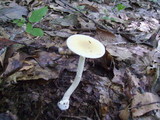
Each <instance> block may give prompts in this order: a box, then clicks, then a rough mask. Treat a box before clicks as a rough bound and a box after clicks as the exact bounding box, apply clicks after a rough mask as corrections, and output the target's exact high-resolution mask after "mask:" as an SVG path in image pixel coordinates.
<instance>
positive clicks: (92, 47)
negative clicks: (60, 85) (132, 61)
mask: <svg viewBox="0 0 160 120" xmlns="http://www.w3.org/2000/svg"><path fill="white" fill-rule="evenodd" d="M67 46H68V48H69V49H70V50H71V51H73V52H74V53H76V54H78V55H79V56H80V57H79V62H78V67H77V73H76V76H75V79H74V81H73V83H72V85H71V86H70V87H69V88H68V90H67V91H66V92H65V94H64V96H63V98H62V99H61V100H60V101H59V102H58V107H59V108H60V109H61V110H67V109H68V108H69V99H70V96H71V94H72V93H73V92H74V90H75V89H76V88H77V86H78V84H79V82H80V80H81V77H82V73H83V69H84V64H85V58H100V57H102V56H103V55H104V54H105V47H104V46H103V44H102V43H101V42H99V41H98V40H96V39H94V38H92V37H90V36H87V35H81V34H76V35H72V36H70V37H69V38H68V39H67Z"/></svg>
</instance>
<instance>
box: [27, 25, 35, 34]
mask: <svg viewBox="0 0 160 120" xmlns="http://www.w3.org/2000/svg"><path fill="white" fill-rule="evenodd" d="M32 30H33V27H32V25H31V24H30V23H27V25H26V32H27V33H30V34H31V33H32Z"/></svg>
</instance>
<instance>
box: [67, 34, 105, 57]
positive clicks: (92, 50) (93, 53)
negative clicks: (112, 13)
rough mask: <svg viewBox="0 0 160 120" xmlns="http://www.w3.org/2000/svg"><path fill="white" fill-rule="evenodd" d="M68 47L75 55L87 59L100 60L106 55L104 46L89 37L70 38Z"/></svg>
mask: <svg viewBox="0 0 160 120" xmlns="http://www.w3.org/2000/svg"><path fill="white" fill-rule="evenodd" d="M67 46H68V48H69V49H70V50H71V51H73V52H74V53H76V54H78V55H80V56H83V57H86V58H100V57H102V56H103V55H104V54H105V47H104V45H103V44H102V43H101V42H99V41H98V40H96V39H94V38H92V37H90V36H87V35H81V34H76V35H72V36H70V37H69V38H68V39H67Z"/></svg>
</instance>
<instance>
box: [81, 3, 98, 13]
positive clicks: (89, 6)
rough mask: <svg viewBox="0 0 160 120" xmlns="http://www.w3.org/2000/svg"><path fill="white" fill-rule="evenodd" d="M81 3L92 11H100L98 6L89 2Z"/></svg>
mask: <svg viewBox="0 0 160 120" xmlns="http://www.w3.org/2000/svg"><path fill="white" fill-rule="evenodd" d="M79 5H83V6H85V7H86V8H87V9H88V10H90V11H93V12H98V8H97V7H96V6H93V5H89V4H86V3H80V4H79Z"/></svg>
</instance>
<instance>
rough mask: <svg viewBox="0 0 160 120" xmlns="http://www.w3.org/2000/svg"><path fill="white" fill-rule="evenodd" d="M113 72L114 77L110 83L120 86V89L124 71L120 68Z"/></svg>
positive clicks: (122, 83)
mask: <svg viewBox="0 0 160 120" xmlns="http://www.w3.org/2000/svg"><path fill="white" fill-rule="evenodd" d="M113 72H114V77H113V78H112V82H113V83H116V84H119V85H122V87H124V82H123V78H124V72H125V69H123V68H122V69H119V70H118V69H116V68H114V70H113Z"/></svg>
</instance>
